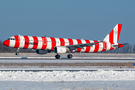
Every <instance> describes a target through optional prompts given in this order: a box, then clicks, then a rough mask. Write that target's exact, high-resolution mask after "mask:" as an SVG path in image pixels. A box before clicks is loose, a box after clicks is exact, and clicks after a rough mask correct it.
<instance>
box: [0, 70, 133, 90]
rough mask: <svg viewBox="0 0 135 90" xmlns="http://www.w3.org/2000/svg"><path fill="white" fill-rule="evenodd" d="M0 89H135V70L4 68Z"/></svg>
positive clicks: (0, 78)
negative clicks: (9, 69)
mask: <svg viewBox="0 0 135 90" xmlns="http://www.w3.org/2000/svg"><path fill="white" fill-rule="evenodd" d="M0 87H1V88H0V90H114V89H115V90H134V89H135V71H113V70H109V71H104V70H98V71H75V72H72V71H40V72H32V71H30V72H25V71H0Z"/></svg>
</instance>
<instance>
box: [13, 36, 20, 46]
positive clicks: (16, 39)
mask: <svg viewBox="0 0 135 90" xmlns="http://www.w3.org/2000/svg"><path fill="white" fill-rule="evenodd" d="M14 38H15V46H14V48H19V46H20V37H19V36H14Z"/></svg>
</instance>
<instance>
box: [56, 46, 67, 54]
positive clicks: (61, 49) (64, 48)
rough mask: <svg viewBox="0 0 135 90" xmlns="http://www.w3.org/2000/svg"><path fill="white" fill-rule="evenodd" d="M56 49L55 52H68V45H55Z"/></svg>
mask: <svg viewBox="0 0 135 90" xmlns="http://www.w3.org/2000/svg"><path fill="white" fill-rule="evenodd" d="M54 51H55V53H66V52H67V48H66V47H55V48H54Z"/></svg>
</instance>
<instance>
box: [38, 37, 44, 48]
mask: <svg viewBox="0 0 135 90" xmlns="http://www.w3.org/2000/svg"><path fill="white" fill-rule="evenodd" d="M37 38H38V47H37V49H41V48H42V43H43V41H42V38H41V37H37Z"/></svg>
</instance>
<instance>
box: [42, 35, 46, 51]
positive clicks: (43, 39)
mask: <svg viewBox="0 0 135 90" xmlns="http://www.w3.org/2000/svg"><path fill="white" fill-rule="evenodd" d="M41 38H42V48H41V50H45V49H46V47H47V39H46V37H41Z"/></svg>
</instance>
